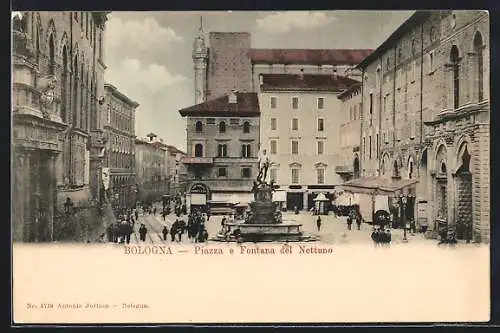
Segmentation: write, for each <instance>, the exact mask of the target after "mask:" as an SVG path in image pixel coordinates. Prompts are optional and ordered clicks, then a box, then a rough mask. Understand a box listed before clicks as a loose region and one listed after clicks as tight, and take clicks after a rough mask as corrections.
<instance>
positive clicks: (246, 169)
mask: <svg viewBox="0 0 500 333" xmlns="http://www.w3.org/2000/svg"><path fill="white" fill-rule="evenodd" d="M179 113H180V114H181V116H182V117H186V118H187V156H186V157H185V158H184V159H183V160H182V162H183V163H184V165H185V166H186V169H187V191H186V193H187V198H188V199H187V200H188V203H187V205H188V206H191V207H193V206H197V205H199V206H204V205H205V204H206V203H207V202H208V201H210V200H212V201H225V202H233V201H237V202H247V203H248V202H250V200H251V198H252V192H251V191H252V181H253V180H254V179H255V177H256V175H257V172H258V166H257V155H258V150H259V134H260V133H259V131H260V129H259V114H260V109H259V102H258V97H257V94H255V93H240V92H233V93H231V94H229V95H226V96H222V97H219V98H216V99H213V100H211V101H208V102H204V103H201V104H197V105H194V106H191V107H188V108H185V109H182V110H179Z"/></svg>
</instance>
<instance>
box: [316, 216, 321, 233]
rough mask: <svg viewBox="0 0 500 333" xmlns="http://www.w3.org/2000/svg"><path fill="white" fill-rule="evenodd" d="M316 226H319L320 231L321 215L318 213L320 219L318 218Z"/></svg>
mask: <svg viewBox="0 0 500 333" xmlns="http://www.w3.org/2000/svg"><path fill="white" fill-rule="evenodd" d="M316 226H317V227H318V232H319V231H320V230H321V216H319V215H318V219H317V220H316Z"/></svg>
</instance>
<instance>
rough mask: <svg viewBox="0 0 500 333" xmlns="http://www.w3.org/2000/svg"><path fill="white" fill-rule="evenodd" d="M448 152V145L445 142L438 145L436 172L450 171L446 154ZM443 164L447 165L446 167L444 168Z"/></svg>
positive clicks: (435, 158) (435, 159)
mask: <svg viewBox="0 0 500 333" xmlns="http://www.w3.org/2000/svg"><path fill="white" fill-rule="evenodd" d="M447 152H448V148H447V147H446V145H445V144H444V143H441V144H439V145H438V146H437V149H436V155H435V157H434V161H435V168H436V172H441V173H442V172H443V171H446V172H447V171H448V168H449V166H448V159H447V158H446V157H447V156H446V154H447ZM443 164H444V166H445V169H443Z"/></svg>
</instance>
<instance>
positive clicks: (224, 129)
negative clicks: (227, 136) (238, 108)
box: [219, 121, 226, 133]
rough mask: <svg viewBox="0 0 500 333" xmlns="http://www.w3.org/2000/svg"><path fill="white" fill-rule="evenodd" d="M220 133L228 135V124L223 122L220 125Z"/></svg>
mask: <svg viewBox="0 0 500 333" xmlns="http://www.w3.org/2000/svg"><path fill="white" fill-rule="evenodd" d="M219 133H226V123H225V122H223V121H221V122H220V123H219Z"/></svg>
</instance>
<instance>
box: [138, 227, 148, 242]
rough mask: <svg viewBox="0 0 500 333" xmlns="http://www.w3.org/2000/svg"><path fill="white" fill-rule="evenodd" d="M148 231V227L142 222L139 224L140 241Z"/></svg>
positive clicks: (143, 239)
mask: <svg viewBox="0 0 500 333" xmlns="http://www.w3.org/2000/svg"><path fill="white" fill-rule="evenodd" d="M147 233H148V229H147V228H146V226H145V225H144V223H142V224H141V227H140V228H139V236H140V239H141V241H143V242H145V241H146V234H147Z"/></svg>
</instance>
